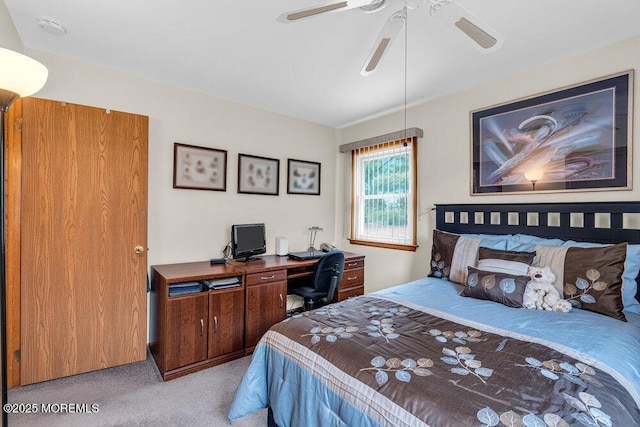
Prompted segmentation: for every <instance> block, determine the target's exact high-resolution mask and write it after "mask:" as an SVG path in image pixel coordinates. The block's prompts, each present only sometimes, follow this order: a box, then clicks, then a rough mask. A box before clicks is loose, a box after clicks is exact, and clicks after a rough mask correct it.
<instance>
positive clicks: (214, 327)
mask: <svg viewBox="0 0 640 427" xmlns="http://www.w3.org/2000/svg"><path fill="white" fill-rule="evenodd" d="M213 333H214V334H217V333H218V316H213Z"/></svg>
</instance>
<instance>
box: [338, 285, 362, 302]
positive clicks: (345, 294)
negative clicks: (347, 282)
mask: <svg viewBox="0 0 640 427" xmlns="http://www.w3.org/2000/svg"><path fill="white" fill-rule="evenodd" d="M358 295H364V285H363V286H356V287H353V288H349V289H345V290H341V289H338V294H337V295H336V298H335V299H334V301H344V300H346V299H347V298H351V297H356V296H358Z"/></svg>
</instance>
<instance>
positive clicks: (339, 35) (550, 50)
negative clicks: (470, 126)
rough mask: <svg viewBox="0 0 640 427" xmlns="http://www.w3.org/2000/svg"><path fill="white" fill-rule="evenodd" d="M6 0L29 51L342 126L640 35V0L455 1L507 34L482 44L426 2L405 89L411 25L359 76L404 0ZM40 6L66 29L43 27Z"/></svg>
mask: <svg viewBox="0 0 640 427" xmlns="http://www.w3.org/2000/svg"><path fill="white" fill-rule="evenodd" d="M4 2H5V4H6V5H7V8H8V10H9V13H10V14H11V17H12V19H13V22H14V23H15V25H16V28H17V29H18V33H19V35H20V37H21V39H22V42H23V44H24V46H25V47H26V48H29V49H35V50H40V51H44V52H49V53H52V54H56V55H61V56H65V57H70V58H74V59H78V60H83V61H87V62H91V63H94V64H98V65H101V66H104V67H108V68H111V69H115V70H119V71H122V72H125V73H128V74H132V75H136V76H139V77H142V78H146V79H150V80H154V81H158V82H164V83H167V84H170V85H173V86H177V87H181V88H185V89H189V90H192V91H195V92H200V93H204V94H208V95H213V96H216V97H220V98H224V99H228V100H232V101H235V102H239V103H242V104H246V105H251V106H255V107H258V108H262V109H265V110H270V111H274V112H277V113H281V114H285V115H288V116H292V117H297V118H301V119H305V120H309V121H312V122H315V123H320V124H323V125H328V126H332V127H336V128H342V127H345V126H348V125H351V124H354V123H357V122H361V121H363V120H366V119H369V118H372V117H376V116H379V115H383V114H386V113H389V112H392V111H396V110H399V109H402V108H403V106H404V105H405V102H406V104H407V105H412V104H416V103H419V102H423V101H425V100H429V99H434V98H437V97H441V96H444V95H447V94H451V93H454V92H458V91H461V90H463V89H466V88H469V87H473V86H477V85H480V84H483V83H486V82H490V81H493V80H497V79H501V78H504V77H505V76H509V75H511V74H513V73H515V72H518V71H521V70H525V69H528V68H532V67H535V66H538V65H541V64H544V63H548V62H550V61H554V60H557V59H559V58H562V57H566V56H571V55H575V54H577V53H579V52H581V51H585V50H589V49H592V48H594V47H597V46H601V45H606V44H610V43H612V42H615V41H618V40H623V39H627V38H630V37H633V36H637V35H640V20H639V17H640V1H638V0H608V1H606V2H603V1H602V0H562V1H558V0H554V1H551V0H517V1H514V0H457V1H456V2H457V3H458V4H459V5H461V6H463V7H464V8H466V9H467V10H469V11H470V12H471V13H473V14H474V15H476V16H477V17H478V18H480V19H482V20H483V21H485V22H486V23H488V24H489V25H491V26H492V27H493V28H494V29H495V30H497V31H498V32H499V33H500V34H502V35H503V36H504V38H505V42H504V44H503V45H502V47H501V48H500V49H499V50H497V51H495V52H492V53H482V52H480V51H479V50H478V49H476V48H474V47H473V46H472V44H471V43H470V42H468V40H467V39H466V37H465V36H464V35H462V34H458V32H457V31H454V30H453V29H451V28H449V27H446V26H444V25H443V24H441V23H440V22H439V21H438V20H436V19H434V18H432V17H431V16H429V11H428V8H427V7H426V6H423V7H419V8H417V9H413V10H409V13H408V24H407V34H408V36H407V40H408V43H407V46H406V48H407V52H408V55H407V61H406V64H407V66H406V75H407V81H406V86H407V91H406V100H405V80H404V76H405V37H404V31H401V33H400V35H399V36H398V38H397V40H396V41H395V42H394V44H393V45H392V46H391V48H390V50H389V52H388V55H387V56H386V58H384V60H383V62H382V63H381V64H380V65H379V67H378V69H377V71H376V72H375V73H373V74H372V75H370V76H368V77H363V76H361V75H360V74H359V73H360V69H361V67H362V65H363V62H364V60H365V58H366V57H367V54H368V53H369V50H370V49H371V47H372V45H373V43H374V41H375V40H376V37H377V36H378V33H379V32H380V29H381V28H382V26H383V25H384V23H385V22H386V20H387V19H388V18H389V16H391V15H392V14H393V13H394V12H396V11H398V10H400V9H401V8H402V6H403V4H404V0H391V1H390V3H389V5H388V6H387V7H386V8H383V9H382V10H380V11H377V12H375V13H365V12H364V11H362V10H360V9H352V10H346V11H341V12H339V13H327V14H323V15H318V16H315V17H313V18H309V19H304V20H301V21H298V22H295V23H291V24H281V23H279V22H277V21H276V18H277V17H278V16H279V15H280V14H281V13H283V12H288V11H292V10H297V9H300V8H303V7H307V6H310V5H315V4H317V3H319V2H318V1H314V0H256V1H244V2H242V1H238V0H109V1H78V0H4ZM320 2H322V0H320ZM39 17H46V18H51V19H53V20H55V21H57V22H59V23H61V24H62V25H64V27H65V28H66V29H67V34H66V35H64V36H56V35H52V34H50V33H47V32H45V31H43V30H42V29H41V28H40V27H39V26H38V24H37V22H36V21H37V18H39Z"/></svg>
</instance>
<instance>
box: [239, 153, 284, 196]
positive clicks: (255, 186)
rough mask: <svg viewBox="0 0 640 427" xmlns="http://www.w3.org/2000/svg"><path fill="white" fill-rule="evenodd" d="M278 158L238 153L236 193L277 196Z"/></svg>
mask: <svg viewBox="0 0 640 427" xmlns="http://www.w3.org/2000/svg"><path fill="white" fill-rule="evenodd" d="M279 177H280V160H278V159H269V158H267V157H258V156H250V155H248V154H238V193H248V194H266V195H269V196H277V195H278V192H279V190H278V189H279V185H278V184H279Z"/></svg>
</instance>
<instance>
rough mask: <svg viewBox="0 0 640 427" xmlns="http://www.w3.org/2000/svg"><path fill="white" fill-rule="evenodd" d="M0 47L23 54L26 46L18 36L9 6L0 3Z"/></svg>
mask: <svg viewBox="0 0 640 427" xmlns="http://www.w3.org/2000/svg"><path fill="white" fill-rule="evenodd" d="M0 47H3V48H5V49H11V50H13V51H16V52H20V53H22V51H23V49H24V46H23V45H22V41H21V40H20V36H19V35H18V31H17V30H16V27H15V25H13V21H12V20H11V15H9V11H8V10H7V6H6V5H5V4H4V2H3V1H0Z"/></svg>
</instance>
